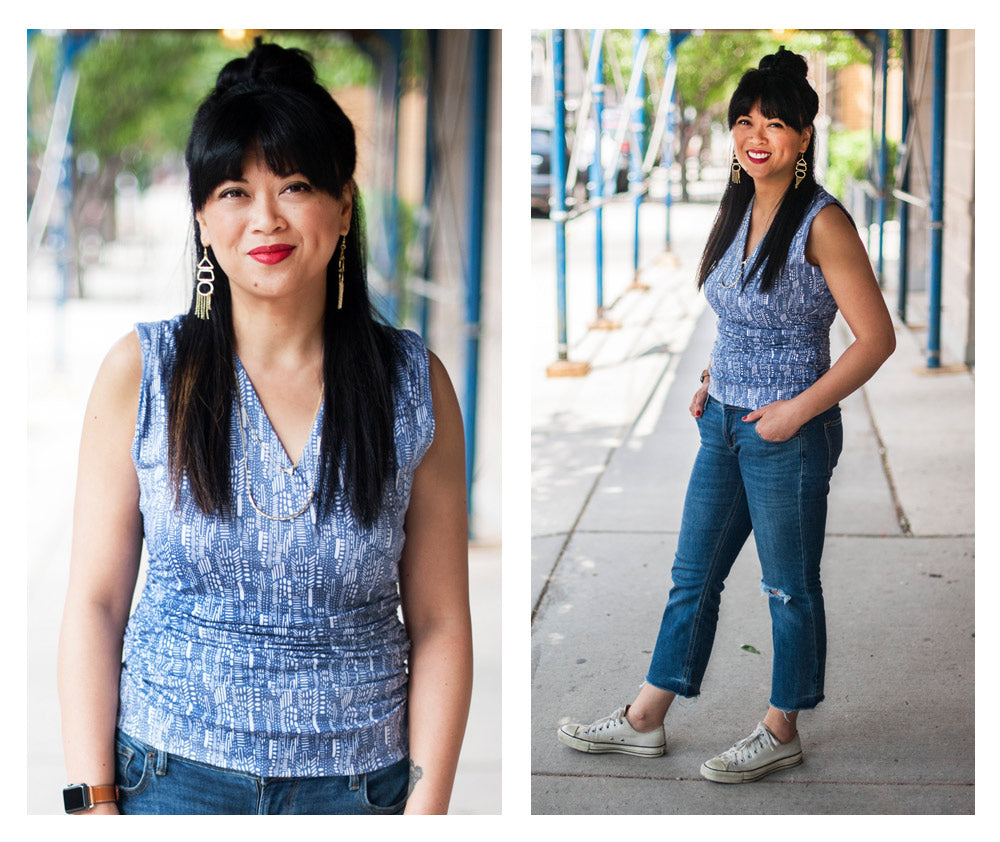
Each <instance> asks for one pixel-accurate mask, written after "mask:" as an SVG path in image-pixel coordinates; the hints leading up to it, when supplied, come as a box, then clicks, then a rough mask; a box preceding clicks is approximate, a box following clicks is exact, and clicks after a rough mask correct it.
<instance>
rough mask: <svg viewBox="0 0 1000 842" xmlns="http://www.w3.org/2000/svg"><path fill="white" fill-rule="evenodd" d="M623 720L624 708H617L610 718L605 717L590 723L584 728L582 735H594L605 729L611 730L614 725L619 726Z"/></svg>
mask: <svg viewBox="0 0 1000 842" xmlns="http://www.w3.org/2000/svg"><path fill="white" fill-rule="evenodd" d="M624 718H625V708H619V709H618V710H616V711H615V712H614V713H613V714H611V716H606V717H605V718H604V719H599V720H598V721H597V722H592V723H591V724H590V725H588V726H587V727H586V728H584V729H583V733H584V734H596V733H597V732H598V731H604V730H605V729H607V728H611V727H612V726H615V725H621V724H622V720H623V719H624Z"/></svg>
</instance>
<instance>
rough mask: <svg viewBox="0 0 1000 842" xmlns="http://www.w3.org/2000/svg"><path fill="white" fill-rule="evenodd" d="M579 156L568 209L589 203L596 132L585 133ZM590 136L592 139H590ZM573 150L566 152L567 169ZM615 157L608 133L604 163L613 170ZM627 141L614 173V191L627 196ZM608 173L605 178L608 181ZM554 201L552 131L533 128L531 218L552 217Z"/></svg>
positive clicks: (541, 127)
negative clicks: (552, 201)
mask: <svg viewBox="0 0 1000 842" xmlns="http://www.w3.org/2000/svg"><path fill="white" fill-rule="evenodd" d="M586 131H587V134H585V135H584V139H583V142H582V144H581V148H580V154H579V155H578V158H577V161H576V165H577V177H576V180H575V185H576V186H575V187H574V188H573V189H572V190H571V191H570V193H569V195H567V197H566V206H567V207H572V206H573V204H574V203H576V202H581V201H586V200H587V199H588V198H589V196H590V190H589V184H588V183H589V181H590V163H591V161H592V160H593V155H594V134H593V129H592V128H589V127H588V129H587V130H586ZM588 135H589V137H588ZM570 151H571V150H570V149H569V148H567V149H566V165H567V166H569V163H570ZM614 156H615V142H614V138H613V137H611V136H610V135H608V134H607V132H605V134H604V136H603V137H602V139H601V163H602V165H603V166H604V167H605V168H610V167H611V164H612V161H613V159H614ZM628 166H629V158H628V141H625V144H624V147H623V149H622V154H621V155H620V156H619V157H618V167H617V169H616V172H615V184H614V190H615V192H616V193H624V192H626V191H627V190H628ZM606 177H607V176H606V172H605V178H606ZM551 199H552V129H551V128H549V127H546V126H533V127H532V129H531V215H532V216H543V217H547V216H548V215H549V210H550V208H551Z"/></svg>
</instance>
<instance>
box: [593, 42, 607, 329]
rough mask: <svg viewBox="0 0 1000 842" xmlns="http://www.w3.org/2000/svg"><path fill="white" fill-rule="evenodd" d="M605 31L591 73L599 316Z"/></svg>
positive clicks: (601, 305) (600, 311) (599, 308)
mask: <svg viewBox="0 0 1000 842" xmlns="http://www.w3.org/2000/svg"><path fill="white" fill-rule="evenodd" d="M602 41H603V31H602V30H600V29H595V30H592V31H591V39H590V49H591V65H592V66H593V68H594V73H593V76H592V77H591V82H590V87H591V100H592V102H593V104H594V157H593V160H592V161H591V162H590V189H591V190H592V191H594V194H593V197H594V198H596V199H597V202H596V207H595V208H594V225H595V240H594V260H595V263H596V271H597V318H598V319H601V318H603V316H604V174H603V172H602V169H601V166H602V162H601V153H602V152H603V151H604V143H603V141H604V60H603V46H602Z"/></svg>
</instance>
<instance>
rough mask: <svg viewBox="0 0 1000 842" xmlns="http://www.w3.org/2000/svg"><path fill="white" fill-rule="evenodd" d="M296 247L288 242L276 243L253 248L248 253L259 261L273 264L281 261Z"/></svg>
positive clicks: (269, 264)
mask: <svg viewBox="0 0 1000 842" xmlns="http://www.w3.org/2000/svg"><path fill="white" fill-rule="evenodd" d="M294 249H295V246H290V245H288V244H287V243H275V244H274V245H272V246H257V248H255V249H251V250H250V251H249V252H247V254H249V255H250V256H251V257H252V258H253V259H254V260H256V261H257V262H258V263H265V264H267V265H268V266H273V265H274V264H275V263H281V261H282V260H284V259H285V258H286V257H288V255H290V254H291V253H292V251H294Z"/></svg>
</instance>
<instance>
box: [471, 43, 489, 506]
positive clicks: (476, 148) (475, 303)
mask: <svg viewBox="0 0 1000 842" xmlns="http://www.w3.org/2000/svg"><path fill="white" fill-rule="evenodd" d="M471 37H472V61H471V63H470V66H471V73H472V79H471V82H470V85H469V159H468V164H469V172H468V184H467V187H466V198H467V209H468V226H469V248H468V256H469V257H468V265H467V267H466V275H465V291H466V299H465V301H466V304H465V321H466V340H465V347H466V352H465V482H466V491H467V494H468V498H467V499H468V505H469V513H470V515H471V513H472V479H473V470H474V468H475V455H476V416H477V412H476V405H477V402H478V392H479V333H480V309H481V303H482V283H483V206H484V202H483V196H484V195H485V180H486V179H485V175H486V124H487V118H488V115H489V108H488V105H489V73H490V32H489V30H486V29H477V30H475V31H473V33H472V35H471Z"/></svg>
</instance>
